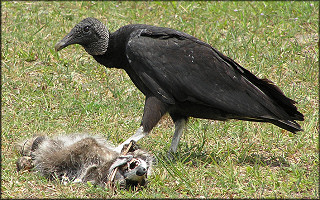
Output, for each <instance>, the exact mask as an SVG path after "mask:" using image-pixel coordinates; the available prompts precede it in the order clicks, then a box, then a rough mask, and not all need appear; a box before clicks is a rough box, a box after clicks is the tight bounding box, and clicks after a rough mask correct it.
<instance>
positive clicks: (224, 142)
mask: <svg viewBox="0 0 320 200" xmlns="http://www.w3.org/2000/svg"><path fill="white" fill-rule="evenodd" d="M318 8H319V3H318V2H315V1H313V2H202V1H200V2H131V1H130V2H92V1H85V2H64V1H63V2H42V1H41V2H20V1H19V2H2V5H1V9H2V15H1V20H2V24H1V31H2V34H1V43H2V44H1V70H2V74H1V87H2V102H1V103H2V104H1V105H2V118H1V122H2V136H1V156H2V157H1V158H2V160H1V166H2V170H1V176H2V177H1V198H111V197H112V198H209V197H211V198H275V197H277V198H319V194H318V193H319V178H318V176H319V173H318V172H319V157H318V153H319V143H318V139H319V138H318V131H319V128H318V127H319V123H318V119H319V118H318V107H319V103H318V100H319V99H318V90H319V87H318V73H319V71H318V61H319V60H318V55H319V49H318V46H317V44H318V42H319V40H318V37H319V36H318V30H319V27H318V15H319V10H318ZM89 16H90V17H95V18H98V19H100V20H103V21H105V22H107V25H108V27H109V29H110V30H111V31H115V30H117V29H118V28H119V27H121V26H123V25H126V24H131V23H143V24H144V23H145V24H152V25H158V26H165V27H170V28H174V29H177V30H181V31H184V32H186V33H189V34H191V35H194V36H196V37H198V38H199V39H201V40H203V41H205V42H208V43H209V44H211V45H212V46H214V47H215V48H217V49H219V50H220V51H221V52H223V53H224V54H226V55H228V56H229V57H231V58H233V59H234V60H236V61H237V62H238V63H239V64H241V65H242V66H244V67H245V68H247V69H249V70H250V71H252V72H253V73H254V74H256V75H257V76H259V77H261V78H263V77H268V78H269V79H270V80H272V81H274V82H275V83H276V84H277V85H278V86H279V87H280V88H281V89H282V90H283V91H284V93H285V94H286V95H287V96H288V97H290V98H292V99H294V100H296V101H297V102H298V104H297V106H298V109H299V110H300V111H301V112H302V113H303V114H304V115H305V121H304V122H301V125H302V128H303V129H304V132H299V133H297V134H296V135H293V134H291V133H289V132H287V131H284V130H281V129H279V128H278V127H275V126H273V125H270V124H261V123H253V122H244V121H236V120H230V121H228V122H218V121H210V120H203V119H191V120H190V122H189V123H188V126H187V129H186V130H185V134H184V135H183V138H182V140H181V143H180V148H179V153H178V155H177V161H176V162H175V163H170V162H167V161H165V160H164V159H162V158H163V156H164V155H165V154H166V152H167V150H168V149H169V146H170V141H171V137H172V134H173V131H174V128H173V123H172V121H171V119H170V118H169V117H168V116H165V117H164V118H163V119H162V120H161V122H160V123H159V124H158V125H157V127H155V128H154V130H153V131H152V133H151V134H150V135H149V136H148V137H146V138H144V139H142V140H141V141H139V143H140V145H141V146H142V147H144V148H145V149H147V150H150V151H152V152H153V153H154V154H155V155H156V156H157V157H158V160H159V162H158V165H157V166H156V167H155V169H154V175H153V176H152V177H150V179H149V180H150V184H149V185H148V187H147V188H145V189H143V190H139V191H125V190H122V191H118V192H117V193H116V194H113V193H112V192H110V191H108V190H105V189H102V188H96V187H93V186H90V185H86V184H68V185H63V184H60V183H58V182H56V181H48V180H46V179H44V178H43V177H40V176H38V175H37V174H33V173H17V172H16V170H15V161H16V159H17V158H18V155H17V154H16V153H15V150H14V143H15V142H17V141H20V140H22V139H25V138H28V137H31V136H32V135H33V134H37V133H44V134H48V135H55V134H58V133H66V134H67V133H73V132H90V133H94V134H102V135H103V136H104V137H105V138H107V139H109V140H111V141H112V142H113V143H115V144H118V143H120V142H122V141H124V140H125V139H127V138H128V137H129V136H130V135H132V134H133V133H134V131H135V130H136V129H137V128H138V126H139V124H140V120H141V116H142V112H143V104H144V96H143V95H142V93H141V92H140V91H139V90H138V89H137V88H136V87H135V86H134V85H133V84H132V82H131V80H130V79H129V77H128V76H127V74H126V73H125V72H124V71H122V70H116V69H106V68H105V67H104V66H101V65H99V64H97V62H96V61H94V59H93V58H91V57H90V56H89V55H88V54H87V53H86V52H85V51H84V50H83V49H82V48H81V47H80V46H78V45H73V46H71V47H68V48H66V49H64V50H62V51H61V52H59V53H56V52H55V51H54V44H55V43H56V42H57V41H58V40H59V39H61V38H62V37H63V36H64V35H66V34H67V33H68V32H69V31H70V30H71V28H72V27H73V26H74V25H75V24H76V23H78V22H79V21H81V20H82V19H83V18H85V17H89Z"/></svg>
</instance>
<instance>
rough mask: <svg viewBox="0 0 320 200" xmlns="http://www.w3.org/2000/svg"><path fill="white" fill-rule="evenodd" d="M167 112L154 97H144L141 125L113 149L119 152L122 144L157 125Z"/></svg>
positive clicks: (164, 105) (138, 138)
mask: <svg viewBox="0 0 320 200" xmlns="http://www.w3.org/2000/svg"><path fill="white" fill-rule="evenodd" d="M166 112H167V105H166V104H164V103H162V102H161V101H159V100H158V99H157V98H156V97H154V96H151V97H146V102H145V105H144V113H143V117H142V121H141V126H140V127H139V128H138V130H137V131H136V133H135V134H134V135H133V136H131V137H130V138H129V139H127V140H126V141H124V142H123V143H122V144H120V145H119V146H118V147H117V148H115V151H117V152H119V153H120V152H121V150H122V148H123V146H124V145H126V144H129V143H130V142H131V140H134V141H135V142H137V141H138V140H140V139H141V138H143V137H144V136H146V135H148V133H149V132H150V131H151V130H152V128H153V127H154V126H155V125H157V123H158V122H159V120H160V119H161V117H162V116H163V115H164V114H165V113H166Z"/></svg>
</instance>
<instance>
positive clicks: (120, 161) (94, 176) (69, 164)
mask: <svg viewBox="0 0 320 200" xmlns="http://www.w3.org/2000/svg"><path fill="white" fill-rule="evenodd" d="M127 147H128V146H125V147H124V148H123V150H125V149H126V148H127ZM17 148H18V152H19V153H20V154H21V155H22V157H20V158H19V159H18V160H17V162H16V165H17V170H18V171H20V170H31V169H35V170H36V171H38V172H40V174H42V175H43V176H45V177H47V178H48V179H50V180H53V179H58V180H61V181H63V182H64V183H65V182H69V181H73V182H88V181H89V182H91V183H93V184H96V185H100V186H103V187H104V186H106V183H108V181H109V182H110V181H111V182H113V181H114V182H116V183H119V184H120V187H121V188H128V187H131V186H138V185H141V186H144V185H145V184H146V179H147V177H148V176H149V175H150V174H151V167H152V162H153V160H154V157H153V156H152V155H151V154H149V153H147V152H145V151H142V150H141V149H139V148H138V146H137V145H136V144H135V143H133V144H132V146H131V147H130V149H128V152H127V153H126V155H121V154H119V153H118V152H116V151H114V149H115V147H114V146H113V145H111V144H110V143H108V142H107V141H106V140H104V139H103V138H101V137H98V136H90V135H85V134H73V135H60V136H57V137H54V138H49V137H47V136H37V137H33V138H31V139H29V140H26V141H24V142H22V143H20V144H18V145H17ZM116 168H117V169H116ZM114 169H116V170H114ZM114 171H115V175H114V174H113V175H114V178H113V177H112V180H111V178H110V177H111V174H112V172H114Z"/></svg>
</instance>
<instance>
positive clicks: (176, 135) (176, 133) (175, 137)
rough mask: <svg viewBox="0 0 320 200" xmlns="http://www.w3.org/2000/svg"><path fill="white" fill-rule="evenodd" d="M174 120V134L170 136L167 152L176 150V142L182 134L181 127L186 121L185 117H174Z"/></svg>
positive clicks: (182, 127) (177, 142)
mask: <svg viewBox="0 0 320 200" xmlns="http://www.w3.org/2000/svg"><path fill="white" fill-rule="evenodd" d="M173 119H174V118H173ZM174 122H175V131H174V135H173V137H172V141H171V146H170V150H169V154H170V153H176V152H177V148H178V144H179V141H180V138H181V136H182V133H183V129H184V127H185V126H186V123H187V118H179V119H177V120H175V119H174Z"/></svg>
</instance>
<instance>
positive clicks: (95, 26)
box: [55, 18, 109, 55]
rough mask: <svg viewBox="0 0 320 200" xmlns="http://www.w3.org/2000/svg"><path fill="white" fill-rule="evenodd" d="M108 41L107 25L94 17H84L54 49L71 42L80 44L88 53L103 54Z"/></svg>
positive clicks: (57, 49) (63, 46) (61, 47)
mask: <svg viewBox="0 0 320 200" xmlns="http://www.w3.org/2000/svg"><path fill="white" fill-rule="evenodd" d="M108 42H109V31H108V29H107V27H106V26H105V25H104V24H102V23H101V22H100V21H99V20H97V19H95V18H86V19H84V20H82V21H81V22H79V23H78V24H77V25H76V26H75V27H74V28H73V29H72V30H71V31H70V33H69V34H68V35H66V36H65V37H64V38H63V39H62V40H60V41H59V42H58V43H57V44H56V45H55V49H56V51H60V50H61V49H63V48H65V47H67V46H69V45H71V44H80V45H82V46H83V47H84V48H85V50H86V51H87V52H88V53H89V54H90V55H103V54H104V53H105V52H106V51H107V48H108Z"/></svg>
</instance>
